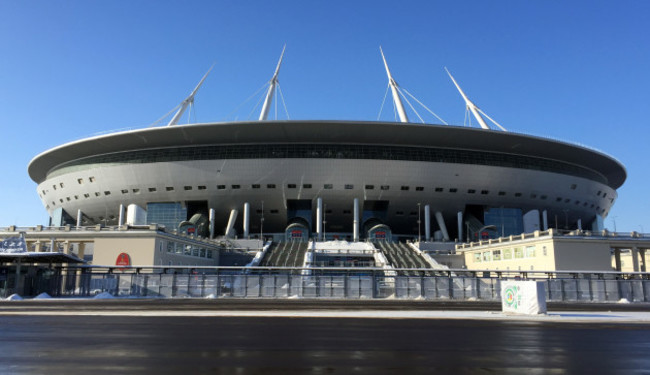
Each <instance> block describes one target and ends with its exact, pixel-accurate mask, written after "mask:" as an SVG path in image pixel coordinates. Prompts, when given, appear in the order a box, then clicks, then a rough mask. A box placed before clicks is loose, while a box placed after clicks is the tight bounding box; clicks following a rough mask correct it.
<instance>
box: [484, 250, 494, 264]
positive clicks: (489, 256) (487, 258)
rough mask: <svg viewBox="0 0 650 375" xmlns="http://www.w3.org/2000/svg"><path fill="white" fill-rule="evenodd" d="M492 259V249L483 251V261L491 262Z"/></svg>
mask: <svg viewBox="0 0 650 375" xmlns="http://www.w3.org/2000/svg"><path fill="white" fill-rule="evenodd" d="M491 260H492V252H491V251H484V252H483V261H484V262H489V261H491Z"/></svg>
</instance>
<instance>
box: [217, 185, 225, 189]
mask: <svg viewBox="0 0 650 375" xmlns="http://www.w3.org/2000/svg"><path fill="white" fill-rule="evenodd" d="M225 188H226V185H217V190H223V189H225Z"/></svg>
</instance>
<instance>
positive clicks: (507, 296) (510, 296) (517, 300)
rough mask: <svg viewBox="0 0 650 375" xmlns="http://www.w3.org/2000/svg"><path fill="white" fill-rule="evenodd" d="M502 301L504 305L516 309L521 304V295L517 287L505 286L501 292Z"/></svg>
mask: <svg viewBox="0 0 650 375" xmlns="http://www.w3.org/2000/svg"><path fill="white" fill-rule="evenodd" d="M503 302H505V304H506V306H508V307H511V308H513V309H515V310H516V309H517V308H518V307H519V305H521V296H520V295H519V287H516V286H511V287H508V288H506V290H505V292H504V294H503Z"/></svg>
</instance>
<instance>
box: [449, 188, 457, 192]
mask: <svg viewBox="0 0 650 375" xmlns="http://www.w3.org/2000/svg"><path fill="white" fill-rule="evenodd" d="M457 191H458V189H456V188H449V192H450V193H455V192H457Z"/></svg>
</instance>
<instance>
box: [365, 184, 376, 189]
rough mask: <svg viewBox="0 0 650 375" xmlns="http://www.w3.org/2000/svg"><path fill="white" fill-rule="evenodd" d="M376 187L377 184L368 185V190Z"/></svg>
mask: <svg viewBox="0 0 650 375" xmlns="http://www.w3.org/2000/svg"><path fill="white" fill-rule="evenodd" d="M374 188H375V185H366V190H372V189H374Z"/></svg>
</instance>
